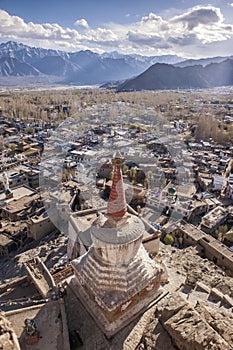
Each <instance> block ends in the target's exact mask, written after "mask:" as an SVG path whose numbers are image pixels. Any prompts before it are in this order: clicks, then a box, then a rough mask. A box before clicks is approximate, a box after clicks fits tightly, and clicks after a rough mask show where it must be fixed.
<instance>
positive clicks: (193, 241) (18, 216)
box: [0, 88, 233, 349]
mask: <svg viewBox="0 0 233 350" xmlns="http://www.w3.org/2000/svg"><path fill="white" fill-rule="evenodd" d="M25 101H27V102H26V103H25ZM0 106H1V107H0V150H1V159H0V168H1V173H0V216H1V224H0V264H1V272H0V279H1V287H0V309H1V310H3V311H4V312H5V313H6V315H9V319H10V320H11V322H12V323H13V324H15V325H18V322H19V320H17V321H16V316H15V315H16V314H17V313H18V312H19V313H20V314H21V315H22V318H23V319H27V318H28V314H30V318H31V315H34V314H35V312H34V314H33V312H32V310H38V308H41V307H42V306H43V305H44V304H46V303H47V304H49V303H48V301H50V300H58V299H59V298H60V297H61V295H62V297H61V298H63V294H66V295H68V294H69V293H70V292H69V291H68V289H69V288H68V287H67V279H70V278H72V276H73V275H75V276H76V277H77V276H78V277H77V278H80V279H82V278H84V277H82V271H81V270H80V267H79V265H78V264H76V262H75V261H76V259H81V257H82V256H83V255H84V254H87V252H88V254H89V256H90V254H91V253H90V251H91V247H92V246H93V244H96V242H95V241H94V242H93V241H92V234H91V233H90V232H92V231H91V230H92V227H93V224H94V223H95V222H96V220H100V219H98V218H101V217H102V216H103V215H104V212H105V211H106V208H107V207H108V205H109V203H110V202H109V201H110V199H111V195H112V193H113V192H112V191H113V190H112V189H113V187H114V184H115V181H116V180H114V179H115V176H116V170H115V168H114V164H115V163H116V161H115V163H114V159H118V158H117V157H116V156H115V157H116V158H114V154H118V153H117V152H120V154H121V156H118V157H119V159H122V160H121V163H120V164H121V172H122V181H123V184H124V193H125V198H126V202H127V209H125V207H124V210H126V211H127V212H128V213H129V215H132V217H134V216H135V217H136V218H139V219H140V220H141V221H142V222H143V224H144V226H145V230H144V232H143V237H142V244H143V247H144V249H145V250H146V251H147V252H148V254H149V256H150V258H151V260H154V261H156V263H157V262H160V264H161V266H162V267H163V269H162V270H163V272H161V283H162V284H163V285H164V290H163V292H161V295H160V297H161V298H162V297H165V294H166V293H172V294H174V295H175V293H176V292H177V290H180V291H181V292H182V293H183V295H184V296H186V297H187V298H188V299H190V300H191V301H193V303H194V300H197V299H198V298H199V299H198V300H200V299H201V297H200V294H201V295H202V297H203V295H205V297H206V298H207V297H208V296H212V297H213V298H215V304H217V303H218V302H219V303H220V304H221V305H223V306H222V308H220V307H219V309H217V307H216V310H215V312H216V313H218V312H219V314H221V312H222V314H223V311H222V309H223V310H224V312H225V311H226V312H227V311H229V310H232V308H233V294H232V290H233V282H232V275H233V143H232V142H233V141H232V133H233V100H232V90H231V88H228V89H225V90H224V91H222V90H221V89H219V90H218V89H216V90H211V91H210V90H204V91H202V90H200V91H198V90H195V91H192V90H190V91H186V90H184V91H157V92H128V93H127V92H121V93H117V92H115V91H114V90H101V89H97V90H95V89H93V90H75V89H73V90H64V91H62V90H61V91H57V90H56V91H53V90H50V91H14V92H8V91H4V92H1V93H0ZM121 157H122V158H121ZM117 164H118V163H117ZM121 204H122V203H120V204H119V203H118V205H119V206H121ZM109 210H110V209H108V213H110V212H109ZM109 215H110V214H109ZM122 220H123V219H122ZM110 224H111V225H112V227H115V226H114V224H113V223H112V222H111V221H110ZM110 224H109V225H110ZM111 225H110V226H111ZM116 227H117V224H116ZM96 237H97V236H96ZM96 237H95V240H97V241H98V239H99V237H97V238H98V239H97V238H96ZM106 249H107V248H106ZM89 259H90V261H92V260H91V259H94V258H93V257H90V258H89ZM112 259H114V256H113V257H112ZM122 259H123V257H122ZM171 259H172V260H171ZM182 259H183V260H182ZM72 261H73V263H72ZM78 261H79V260H78ZM80 261H81V260H80ZM93 261H94V260H93ZM132 261H133V258H132ZM192 263H193V265H192ZM80 264H81V263H80ZM89 264H90V262H89ZM93 264H94V262H93ZM95 264H97V263H95ZM188 264H191V265H192V266H191V265H190V268H188ZM195 264H196V265H195ZM95 266H96V271H97V272H96V274H98V266H97V265H95ZM85 268H86V269H89V268H90V271H91V267H87V265H86V267H85V265H84V267H83V269H84V270H85ZM102 268H103V266H102ZM99 269H100V270H101V268H100V267H99ZM106 269H107V267H106ZM158 270H159V268H158ZM88 271H89V270H88ZM90 271H89V273H90V274H91V272H90ZM169 271H170V272H169ZM177 271H178V272H177ZM99 273H100V274H101V272H99ZM119 274H120V272H119ZM173 274H174V276H175V277H174V276H173ZM214 274H215V275H214ZM80 276H81V277H80ZM177 276H178V277H177ZM214 276H215V279H216V280H218V281H215V283H214ZM85 278H86V277H85ZM92 278H93V280H94V279H95V278H96V279H97V277H95V276H94V275H93V277H92ZM219 279H221V282H219ZM178 280H179V282H178ZM86 283H87V282H86ZM88 283H89V284H90V283H91V282H88ZM93 283H94V282H93ZM96 283H98V281H96ZM101 283H102V282H101ZM135 283H136V282H135ZM137 283H138V284H140V282H139V281H138V282H137ZM156 283H158V281H156ZM175 284H176V285H175ZM72 288H74V290H75V287H72V283H71V289H72ZM80 288H81V287H80ZM147 288H149V285H148V286H147ZM156 288H157V287H156ZM187 289H188V294H187ZM148 290H149V289H148ZM200 290H201V291H202V292H201V293H200ZM198 293H199V294H198ZM83 295H84V294H83ZM83 295H82V296H81V297H80V298H81V300H82V301H83V303H85V301H86V300H87V299H86V298H87V297H86V296H83ZM187 295H188V296H187ZM65 298H68V297H67V296H66V297H64V300H65ZM82 298H83V299H82ZM96 298H97V299H98V298H99V296H98V295H97V296H96ZM158 298H159V294H158ZM174 298H175V296H174ZM177 302H180V303H181V304H182V302H181V301H177ZM66 303H67V304H68V302H66V300H65V301H64V304H65V306H64V305H63V304H62V305H63V306H62V310H63V307H64V309H66V312H67V316H66V317H67V318H68V319H69V317H71V310H69V307H68V306H67V305H66ZM106 303H107V301H106ZM90 305H92V304H90ZM127 305H128V304H127V303H125V304H122V306H121V308H122V307H125V308H126V309H127ZM182 305H183V304H182ZM28 307H31V311H30V312H29V311H26V309H27V308H28ZM33 307H35V308H37V309H33ZM182 307H183V306H182ZM199 307H200V308H201V304H200V306H199ZM50 308H52V306H50ZM91 308H92V310H94V306H93V307H91ZM225 309H226V310H225ZM19 310H20V311H19ZM56 310H57V309H56ZM67 310H68V311H67ZM123 310H124V308H123ZM62 312H63V313H64V312H65V311H64V310H63V311H62ZM92 312H94V311H92ZM109 312H110V311H109ZM24 313H25V314H24ZM97 314H99V312H97ZM222 314H221V315H222ZM63 316H64V315H63ZM94 316H95V314H94ZM110 316H111V317H112V314H111V315H110ZM110 316H109V315H107V316H106V315H105V317H107V318H108V317H110ZM96 317H97V316H96ZM127 317H128V316H127ZM161 317H163V315H162V316H161ZM219 317H220V316H219ZM224 317H225V320H226V319H228V318H227V317H230V316H229V315H228V316H227V315H225V314H224V316H222V318H223V319H224ZM129 318H130V317H129ZM97 319H98V317H97ZM111 320H112V319H111ZM14 322H15V323H14ZM21 322H22V319H21ZM98 322H99V323H100V325H101V327H100V328H101V329H102V330H103V329H104V330H105V334H107V336H112V335H113V334H114V332H115V330H114V332H112V328H108V327H109V326H106V324H105V322H103V321H102V319H101V317H100V318H99V319H98ZM222 322H223V321H222ZM226 322H227V321H226ZM229 322H231V321H229ZM68 323H69V322H68ZM102 323H103V324H102ZM76 324H77V325H78V324H80V320H79V321H78V320H76ZM229 324H230V323H229ZM30 326H31V327H32V328H33V327H34V328H35V326H33V323H31V324H30ZM17 327H18V328H19V327H20V326H19V325H18V326H16V328H17ZM112 327H115V324H114V322H113V325H112ZM121 327H122V326H119V325H118V323H116V330H117V331H119V330H120V329H121ZM171 327H172V326H171ZM21 328H22V327H21ZM68 328H69V327H68ZM25 329H26V327H25ZM34 331H35V329H34ZM167 331H168V330H167ZM173 331H174V330H173ZM173 331H168V333H169V335H170V337H171V338H172V339H173V340H174V339H175V343H176V344H177V343H179V340H177V337H178V336H177V334H175V333H174V332H173ZM215 331H216V338H214V337H213V339H216V342H218V341H220V340H221V341H222V343H221V344H222V349H225V348H226V349H230V348H232V346H233V339H232V333H231V330H230V326H229V333H227V330H226V331H225V333H224V334H223V335H221V334H222V333H221V327H220V326H219V329H218V330H216V329H215ZM68 332H69V335H68V336H69V339H70V340H69V342H70V346H71V349H78V348H79V346H80V348H81V346H82V345H77V344H82V343H83V342H84V337H85V334H83V336H80V334H77V332H76V333H75V332H74V329H70V328H69V330H68ZM143 332H144V333H143V334H141V337H140V339H138V345H139V344H140V341H141V338H142V336H143V337H144V344H145V342H147V341H148V344H149V340H148V339H147V340H145V339H146V334H147V333H146V332H149V331H148V330H145V329H143ZM26 333H27V332H25V334H26ZM40 333H41V334H42V333H43V331H42V326H41V330H40ZM181 333H182V332H181ZM25 334H24V338H23V337H20V336H19V339H20V345H21V346H22V348H23V349H24V347H23V345H22V344H24V343H23V342H24V341H25V339H26V341H28V342H29V343H30V341H32V342H33V341H35V342H36V341H38V339H37V340H35V339H34V338H35V337H34V338H33V337H32V336H31V337H30V332H29V333H27V334H26V335H25ZM35 334H36V331H35ZM219 334H220V335H219ZM229 334H230V335H229ZM42 335H43V334H42ZM47 336H48V335H47ZM179 336H180V335H179ZM25 337H26V338H25ZM44 337H46V336H45V334H44ZM148 337H150V336H148ZM220 338H221V339H220ZM33 339H34V340H33ZM46 339H47V338H46ZM203 341H204V340H203ZM29 343H28V344H29ZM225 343H226V344H230V347H227V345H225ZM31 344H32V343H31ZM72 344H73V347H72ZM62 346H63V347H62ZM104 346H105V348H106V349H107V345H104ZM114 346H115V345H114ZM139 346H140V345H139ZM141 346H142V345H141ZM169 346H171V347H170V349H173V347H172V345H171V344H170V345H169ZM66 348H67V349H68V347H65V346H64V344H63V345H60V347H58V349H66ZM112 348H114V347H112ZM132 348H133V347H132ZM135 348H136V346H135ZM142 348H143V347H138V349H142ZM145 348H146V347H145ZM148 348H149V347H148ZM114 349H115V348H114ZM156 349H162V348H161V347H159V345H158V347H157V348H156Z"/></svg>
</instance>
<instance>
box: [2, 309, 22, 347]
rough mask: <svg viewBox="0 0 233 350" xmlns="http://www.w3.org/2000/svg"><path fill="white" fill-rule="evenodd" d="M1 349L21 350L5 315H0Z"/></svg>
mask: <svg viewBox="0 0 233 350" xmlns="http://www.w3.org/2000/svg"><path fill="white" fill-rule="evenodd" d="M0 349H1V350H20V347H19V343H18V339H17V336H16V334H15V332H14V330H13V328H12V327H11V323H10V322H9V321H8V320H7V319H6V318H5V317H4V315H3V313H0Z"/></svg>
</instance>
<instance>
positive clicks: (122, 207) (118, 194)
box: [108, 151, 127, 219]
mask: <svg viewBox="0 0 233 350" xmlns="http://www.w3.org/2000/svg"><path fill="white" fill-rule="evenodd" d="M112 163H113V167H114V169H113V180H112V189H111V192H110V197H109V200H108V215H110V216H111V217H113V218H115V219H120V218H122V217H123V216H124V215H125V213H126V212H127V204H126V200H125V191H124V184H123V178H122V173H121V166H122V165H123V163H124V158H123V157H122V155H121V153H120V152H119V151H117V152H116V154H115V156H114V158H113V159H112Z"/></svg>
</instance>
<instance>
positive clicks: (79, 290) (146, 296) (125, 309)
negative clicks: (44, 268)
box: [69, 277, 166, 338]
mask: <svg viewBox="0 0 233 350" xmlns="http://www.w3.org/2000/svg"><path fill="white" fill-rule="evenodd" d="M159 284H160V282H158V281H154V282H153V284H151V285H150V288H148V287H145V288H144V289H142V290H141V291H140V292H138V293H137V294H136V295H134V296H132V297H131V298H130V299H128V300H123V301H122V303H121V305H118V306H117V307H116V308H115V309H112V310H109V309H108V308H107V307H106V308H105V307H103V305H100V303H99V304H98V298H96V297H95V296H94V295H93V293H92V291H91V290H90V289H88V287H87V286H83V285H82V284H81V283H80V280H79V279H78V278H77V277H74V278H73V279H72V280H71V281H70V284H69V285H70V287H71V289H72V291H73V292H74V294H75V295H76V297H77V298H78V299H79V300H80V301H81V302H82V304H83V305H84V307H85V308H86V309H87V311H88V312H89V314H90V315H91V316H92V317H93V318H94V320H95V321H96V323H97V325H98V326H99V327H100V329H101V330H102V331H103V333H104V334H105V335H106V336H107V338H110V337H111V336H113V335H114V334H116V333H117V332H119V331H120V330H121V329H122V328H123V327H125V326H126V325H128V324H129V323H131V322H132V321H133V320H134V319H135V318H136V317H137V316H139V315H140V314H141V313H143V312H144V311H145V310H146V309H147V308H149V307H150V306H152V305H154V304H155V303H156V302H158V301H159V300H160V299H161V298H162V297H163V296H164V295H165V294H166V292H165V291H164V289H163V288H162V287H161V286H159Z"/></svg>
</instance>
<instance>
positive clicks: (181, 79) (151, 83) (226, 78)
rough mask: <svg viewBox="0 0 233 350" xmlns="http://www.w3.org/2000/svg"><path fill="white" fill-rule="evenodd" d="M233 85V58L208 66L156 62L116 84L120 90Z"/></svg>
mask: <svg viewBox="0 0 233 350" xmlns="http://www.w3.org/2000/svg"><path fill="white" fill-rule="evenodd" d="M231 85H233V59H226V60H224V61H222V62H220V63H210V64H207V65H206V66H204V67H203V66H202V65H193V66H186V67H175V66H173V65H169V64H159V63H156V64H155V65H152V66H151V67H150V68H148V69H147V70H146V71H145V72H143V73H142V74H140V75H138V76H137V77H135V78H133V79H129V80H126V81H124V82H123V83H120V84H118V85H117V86H116V88H117V90H118V91H132V90H164V89H167V90H170V89H178V88H181V89H196V88H212V87H217V86H231Z"/></svg>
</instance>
